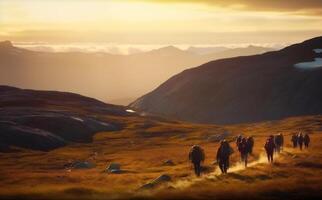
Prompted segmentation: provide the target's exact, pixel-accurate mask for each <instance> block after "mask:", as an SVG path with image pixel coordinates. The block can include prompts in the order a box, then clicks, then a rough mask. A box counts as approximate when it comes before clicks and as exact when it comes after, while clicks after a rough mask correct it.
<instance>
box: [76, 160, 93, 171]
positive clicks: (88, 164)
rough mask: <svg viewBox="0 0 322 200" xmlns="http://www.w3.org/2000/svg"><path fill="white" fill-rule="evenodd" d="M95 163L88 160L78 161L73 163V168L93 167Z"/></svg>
mask: <svg viewBox="0 0 322 200" xmlns="http://www.w3.org/2000/svg"><path fill="white" fill-rule="evenodd" d="M94 167H95V164H94V163H91V162H88V161H76V162H74V163H72V164H71V168H73V169H91V168H94Z"/></svg>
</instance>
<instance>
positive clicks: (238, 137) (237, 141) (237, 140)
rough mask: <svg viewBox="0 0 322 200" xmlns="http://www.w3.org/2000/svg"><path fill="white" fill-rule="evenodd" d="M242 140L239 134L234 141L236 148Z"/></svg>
mask: <svg viewBox="0 0 322 200" xmlns="http://www.w3.org/2000/svg"><path fill="white" fill-rule="evenodd" d="M242 139H243V136H242V135H241V134H240V135H238V136H237V139H236V146H237V148H238V144H239V143H240V142H241V141H242Z"/></svg>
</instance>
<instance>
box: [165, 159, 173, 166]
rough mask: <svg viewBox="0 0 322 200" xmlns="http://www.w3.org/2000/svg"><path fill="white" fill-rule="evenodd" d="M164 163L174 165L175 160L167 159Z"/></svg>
mask: <svg viewBox="0 0 322 200" xmlns="http://www.w3.org/2000/svg"><path fill="white" fill-rule="evenodd" d="M163 165H165V166H174V165H175V164H174V162H173V161H172V160H166V161H164V162H163Z"/></svg>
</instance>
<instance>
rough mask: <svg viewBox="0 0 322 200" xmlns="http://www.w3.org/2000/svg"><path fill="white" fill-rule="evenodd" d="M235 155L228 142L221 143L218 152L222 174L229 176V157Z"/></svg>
mask: <svg viewBox="0 0 322 200" xmlns="http://www.w3.org/2000/svg"><path fill="white" fill-rule="evenodd" d="M232 153H233V150H232V148H231V147H230V145H229V143H228V142H227V141H226V140H222V141H221V142H220V146H219V148H218V150H217V162H218V164H219V168H220V170H221V173H223V174H227V170H228V168H229V156H230V155H231V154H232Z"/></svg>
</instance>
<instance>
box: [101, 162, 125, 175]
mask: <svg viewBox="0 0 322 200" xmlns="http://www.w3.org/2000/svg"><path fill="white" fill-rule="evenodd" d="M105 171H106V172H109V173H113V174H119V173H122V170H121V165H120V164H119V163H111V164H109V166H108V167H107V168H106V169H105Z"/></svg>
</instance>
